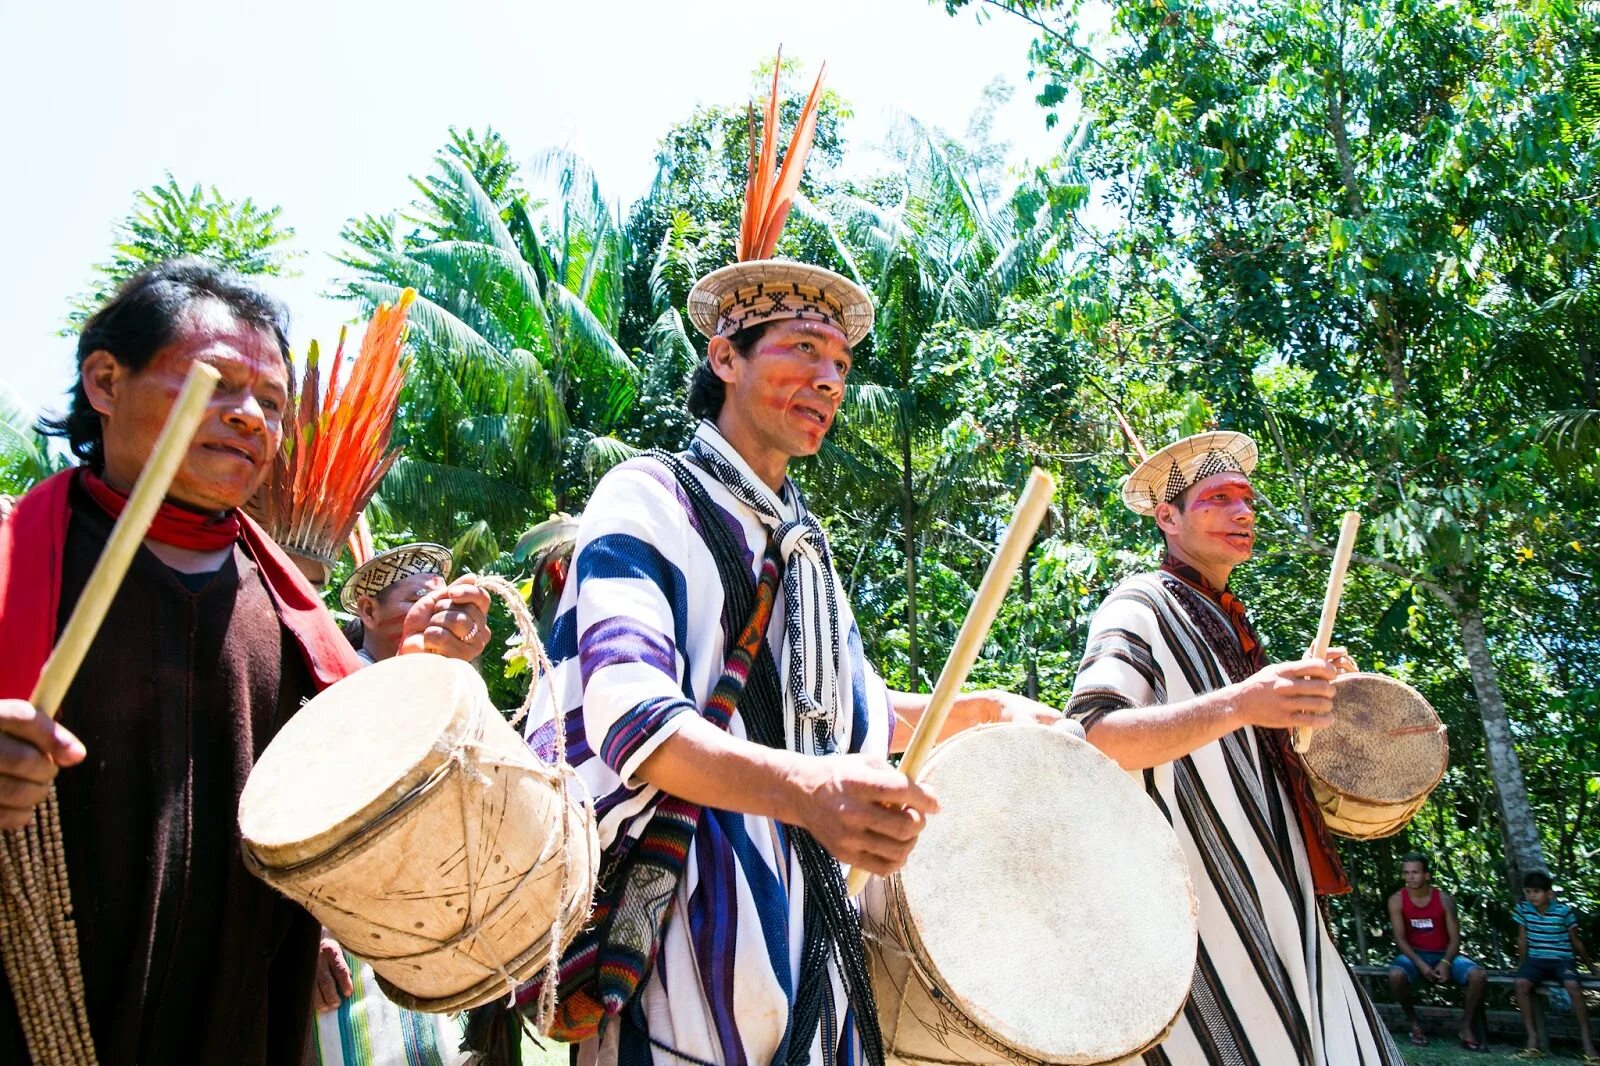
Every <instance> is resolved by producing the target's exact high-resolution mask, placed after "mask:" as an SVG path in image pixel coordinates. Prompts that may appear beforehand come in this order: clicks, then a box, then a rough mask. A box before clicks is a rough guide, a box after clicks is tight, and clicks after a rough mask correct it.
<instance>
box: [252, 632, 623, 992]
mask: <svg viewBox="0 0 1600 1066" xmlns="http://www.w3.org/2000/svg"><path fill="white" fill-rule="evenodd" d="M569 782H571V787H570V789H569V787H568V783H569ZM581 796H582V789H581V787H580V786H578V785H577V783H576V782H575V781H572V779H571V777H570V775H565V774H563V773H562V772H561V771H560V768H558V767H555V766H550V765H547V764H545V763H544V762H542V761H540V760H539V759H538V758H537V757H536V756H535V755H534V754H533V753H532V752H530V751H529V750H528V747H527V745H526V744H525V743H524V742H523V740H522V738H521V737H519V736H517V733H516V731H515V730H514V729H512V728H511V726H509V725H508V724H506V721H505V719H504V718H502V717H501V716H500V712H499V711H497V710H496V709H495V708H494V706H493V704H491V703H490V701H489V694H488V692H487V690H485V688H484V686H483V682H482V681H481V680H480V679H479V678H478V675H477V674H476V673H475V672H474V671H473V669H472V667H470V666H468V665H467V664H466V663H463V662H459V661H457V660H454V659H445V658H441V657H439V656H436V655H426V654H422V655H402V656H399V657H397V658H394V659H388V660H386V661H384V662H381V663H378V664H377V665H376V666H369V667H367V668H366V669H365V670H362V671H361V672H359V673H356V674H353V675H351V676H350V677H348V678H346V679H345V680H343V681H340V682H339V683H338V684H336V685H333V686H332V687H330V688H328V689H327V690H325V691H324V692H322V693H321V694H320V695H318V696H317V697H316V698H315V699H313V700H311V701H310V702H309V703H307V704H306V705H305V706H304V707H303V708H301V710H300V711H299V712H298V713H297V714H295V716H294V717H293V718H291V719H290V720H289V723H288V725H286V726H285V727H284V728H283V730H282V731H281V732H279V734H278V735H277V737H275V738H274V739H273V741H272V743H271V744H270V745H268V747H267V750H266V751H265V752H263V753H262V755H261V758H260V759H259V760H257V762H256V765H255V769H254V770H253V771H252V772H251V774H250V779H249V781H248V782H247V783H246V785H245V789H244V794H243V796H242V797H241V798H240V802H239V829H240V833H241V835H242V836H243V838H244V855H245V861H246V864H247V865H249V866H250V867H251V869H252V871H253V872H254V873H256V874H257V876H259V877H261V878H262V879H263V880H265V881H266V882H267V883H268V884H270V885H272V886H273V887H274V888H276V889H278V890H279V891H280V892H283V893H284V894H285V895H287V896H288V897H289V898H291V899H293V900H295V901H296V902H298V903H300V904H301V905H302V906H304V907H305V908H306V909H307V910H308V911H310V912H311V913H312V914H313V915H315V916H316V917H317V919H318V920H320V921H321V922H322V924H323V925H325V926H327V927H328V929H329V930H330V931H331V932H332V933H333V935H334V937H335V938H336V939H337V940H338V941H339V943H340V944H342V945H344V946H345V947H346V948H348V949H349V950H350V951H351V952H353V953H355V954H357V955H359V956H361V957H362V958H364V959H366V960H367V961H368V962H370V963H371V964H372V967H373V969H374V970H376V971H377V972H378V979H379V983H380V984H382V985H383V988H384V991H385V992H386V993H388V995H389V998H390V999H392V1000H394V1001H395V1002H396V1003H399V1004H400V1005H401V1006H404V1007H410V1008H412V1009H416V1010H427V1011H441V1012H442V1011H454V1010H464V1009H466V1008H468V1007H472V1006H476V1005H477V1004H480V1003H484V1002H487V1001H489V1000H491V999H494V998H496V997H497V996H505V995H506V994H508V991H509V990H510V988H511V986H512V985H513V984H514V983H516V982H520V981H522V980H524V979H526V978H528V977H530V976H532V975H533V974H534V973H535V972H536V971H537V970H538V969H539V968H540V967H541V966H542V965H544V964H546V963H547V962H548V961H549V958H550V948H551V945H550V934H551V931H552V928H553V927H555V926H557V925H559V928H560V931H561V937H560V939H561V941H562V942H563V943H562V944H560V945H558V948H559V947H564V946H565V941H567V940H570V939H571V937H572V936H573V935H574V934H576V933H577V932H578V929H579V927H580V926H582V924H583V922H584V920H585V919H586V918H587V916H588V911H589V904H590V898H591V895H592V894H593V891H594V880H595V873H596V868H597V863H598V859H599V845H598V842H597V840H596V838H595V827H594V822H593V818H592V816H591V815H590V814H589V813H588V811H587V810H586V808H585V806H584V804H583V801H582V798H581Z"/></svg>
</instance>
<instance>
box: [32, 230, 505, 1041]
mask: <svg viewBox="0 0 1600 1066" xmlns="http://www.w3.org/2000/svg"><path fill="white" fill-rule="evenodd" d="M286 319H287V316H286V314H285V312H284V309H283V308H282V306H281V305H279V304H278V303H277V301H275V300H273V299H272V298H271V297H269V296H267V295H265V294H264V293H262V292H260V291H259V290H257V289H255V288H254V287H252V286H251V284H250V283H249V282H247V281H245V280H244V279H243V278H240V277H238V276H237V275H234V274H230V273H227V272H224V271H222V270H220V269H218V268H217V267H215V266H214V265H212V264H210V263H207V262H205V261H203V260H198V259H185V260H177V261H174V262H169V263H164V264H161V265H159V266H156V267H152V268H151V269H150V270H147V271H145V272H144V273H142V274H140V275H138V276H136V277H134V278H133V279H131V280H130V281H129V282H128V283H127V284H126V285H124V286H123V287H122V288H121V289H120V290H119V291H118V293H117V295H116V296H115V297H113V298H112V300H111V301H110V302H109V303H107V304H106V306H105V307H103V308H101V309H100V310H99V311H97V312H96V313H95V314H94V315H93V316H92V317H91V318H90V319H89V321H88V322H87V323H86V324H85V326H84V329H83V332H82V334H81V335H80V337H79V339H78V377H77V381H76V382H75V385H74V389H73V398H72V406H71V409H70V410H69V412H68V414H67V415H66V417H65V418H64V419H62V420H61V422H60V423H59V424H58V425H57V429H58V431H59V433H60V435H62V436H65V437H66V438H67V439H68V441H69V443H70V445H71V448H72V451H73V452H74V454H76V455H77V456H78V457H79V458H80V459H81V460H82V461H83V465H81V466H78V467H76V468H74V469H72V470H68V471H65V472H63V473H61V474H58V475H56V476H55V477H53V478H51V479H49V480H48V481H46V482H44V483H43V484H41V485H39V486H37V487H36V488H34V489H33V490H32V491H31V492H29V493H28V494H27V495H26V496H24V497H23V498H22V499H20V500H18V501H17V502H16V505H15V507H14V509H13V510H12V512H11V514H10V515H9V517H7V518H6V519H5V521H4V522H3V523H0V647H4V648H5V649H6V654H5V655H3V656H0V828H7V829H10V828H16V827H18V826H20V825H22V824H24V823H26V822H28V821H29V820H30V819H32V818H33V817H34V814H35V808H36V807H39V806H40V805H41V804H45V806H46V810H47V811H48V810H49V809H51V808H57V809H58V811H59V825H60V827H61V837H62V841H63V851H64V854H65V866H66V872H67V876H68V880H69V882H70V888H71V895H72V902H73V905H74V906H73V915H74V917H75V919H76V922H77V933H76V940H77V954H78V956H79V961H80V962H81V969H82V978H83V980H82V1000H83V1002H84V1004H85V1005H86V1013H87V1022H88V1028H89V1030H90V1033H91V1035H92V1040H93V1044H94V1046H95V1049H96V1051H97V1053H98V1061H99V1062H100V1063H103V1064H106V1066H134V1064H140V1066H165V1064H171V1066H180V1064H182V1066H187V1064H189V1063H196V1062H206V1063H221V1062H226V1063H238V1064H244V1066H269V1064H279V1063H298V1062H300V1061H301V1058H302V1056H303V1055H304V1052H305V1049H306V1046H307V1037H308V1032H309V1026H310V1021H311V1015H312V1009H311V994H312V992H311V989H312V980H313V973H314V961H315V958H316V952H317V947H316V945H317V926H316V922H315V921H313V920H312V919H311V917H310V916H309V915H307V914H306V913H305V912H304V911H303V910H301V909H300V908H299V907H297V906H295V905H294V904H292V903H290V902H288V901H287V900H284V899H283V898H282V897H280V896H278V895H277V894H276V893H275V892H274V891H273V890H272V889H271V888H269V887H267V886H266V885H265V884H264V883H262V882H260V881H258V880H257V879H256V878H255V877H253V876H252V875H251V874H250V873H249V872H248V871H247V870H246V869H245V867H244V865H243V863H242V862H241V860H240V855H239V838H238V825H237V822H238V799H239V792H240V790H241V789H242V788H243V786H244V782H245V779H246V777H247V776H248V774H249V771H250V768H251V767H252V766H253V765H254V762H255V759H256V757H257V756H258V755H259V754H260V753H261V751H262V749H263V748H265V747H266V745H267V743H268V742H269V741H270V740H271V739H272V738H273V736H274V735H275V734H276V733H277V731H278V730H279V729H280V728H281V727H282V725H283V724H284V722H285V721H286V720H287V719H288V717H289V716H290V715H292V714H293V713H294V712H295V710H296V709H297V708H298V707H299V706H300V705H301V704H302V703H303V702H304V701H305V700H306V699H308V698H309V697H310V696H312V695H313V694H314V693H316V692H317V691H319V690H320V689H322V688H325V687H326V686H328V685H330V684H332V683H334V682H335V681H337V680H339V679H340V678H342V677H344V676H346V675H347V674H349V673H350V672H352V671H354V670H356V669H359V667H360V663H359V661H358V660H357V659H356V657H355V655H354V653H353V652H352V651H351V648H350V646H349V644H348V643H347V642H346V641H345V639H344V637H343V636H342V635H341V634H340V633H339V631H338V629H337V627H336V626H335V625H334V624H333V619H332V617H331V616H330V615H329V613H328V611H327V609H326V608H325V607H324V606H323V604H322V602H321V600H320V599H318V598H317V595H316V593H315V592H314V591H313V590H312V588H311V586H310V585H309V584H308V583H307V582H306V581H305V579H304V578H303V577H302V576H301V574H300V573H299V571H298V570H297V569H296V568H295V566H294V564H293V563H291V562H290V560H289V559H288V557H287V556H286V555H285V554H284V553H283V551H282V550H280V549H279V548H278V546H277V545H276V544H274V543H273V541H272V539H271V538H270V537H268V536H267V534H266V533H265V532H264V531H263V530H262V528H261V527H260V526H259V525H258V524H256V522H255V521H254V520H252V519H251V518H250V517H249V516H248V515H246V514H244V513H243V512H242V511H241V508H242V507H243V505H244V504H245V502H246V501H247V500H248V499H249V498H250V497H251V494H252V493H253V492H254V491H255V490H256V488H257V487H258V486H259V485H260V484H261V483H262V481H263V479H265V478H266V477H267V475H268V473H269V471H270V470H271V469H272V466H273V462H274V457H275V456H276V455H277V454H278V450H279V446H280V444H281V443H282V439H283V418H284V413H285V410H286V408H287V406H288V403H289V370H288V342H287V335H286V334H287V321H286ZM197 362H203V363H206V364H208V365H210V366H211V367H212V368H214V369H215V370H216V371H217V372H218V373H219V375H220V383H219V384H218V386H217V389H216V392H215V395H214V396H213V398H212V400H211V402H210V405H209V407H208V408H207V413H206V415H205V418H204V420H203V421H202V422H201V424H200V427H199V430H198V431H197V433H196V435H195V437H194V440H193V443H192V444H191V445H190V447H189V449H188V451H187V452H186V453H185V455H184V457H183V460H182V463H181V465H180V467H179V470H178V473H177V476H176V478H175V479H174V480H173V482H172V487H171V490H170V492H169V494H168V497H167V500H166V502H164V503H163V504H162V506H161V509H160V511H159V512H158V513H157V515H156V518H155V521H154V523H153V524H152V526H151V527H150V532H149V534H148V536H147V537H146V539H145V541H144V544H143V545H142V546H141V548H140V549H139V551H138V554H137V555H136V556H135V557H134V559H133V562H132V565H131V566H130V567H129V569H128V573H127V577H126V578H125V579H124V581H123V583H122V585H121V587H120V588H119V589H118V590H117V592H116V594H115V596H114V597H113V598H112V600H111V603H110V605H109V611H108V613H107V616H106V622H105V625H104V626H103V627H102V628H101V629H100V631H99V635H98V636H97V637H96V639H95V640H94V642H93V644H92V646H91V649H90V651H89V657H88V660H87V662H86V664H85V668H84V669H83V670H81V671H79V672H78V674H77V676H76V679H75V680H74V681H73V683H72V686H71V688H70V689H69V690H68V692H67V695H66V698H65V699H64V700H63V701H62V703H61V707H60V717H59V721H58V722H52V721H51V720H50V719H49V718H48V717H46V716H44V715H42V714H40V713H39V712H37V711H36V710H35V709H34V708H33V707H32V706H30V705H29V704H28V703H27V702H26V699H27V697H28V695H29V693H30V692H31V690H32V687H33V684H34V682H35V679H36V678H37V677H38V674H39V671H40V668H41V666H42V664H43V663H44V661H45V658H46V657H47V656H48V654H49V653H50V649H51V646H52V644H53V643H54V641H55V639H56V635H57V632H58V629H59V627H60V626H61V625H62V624H63V622H64V620H65V619H66V618H67V617H68V615H69V614H70V613H71V611H72V609H73V607H74V605H75V604H76V603H77V602H78V600H79V599H80V597H81V596H82V595H83V593H84V588H85V584H86V581H87V579H88V575H89V572H90V570H91V569H92V568H93V566H94V564H95V562H96V560H97V559H98V558H99V556H100V554H101V551H102V550H103V548H104V546H105V543H106V540H107V537H108V535H109V533H110V530H111V526H112V522H113V520H114V519H115V517H116V516H117V515H118V514H119V513H120V512H121V511H122V509H123V508H124V506H125V505H126V502H127V499H128V496H127V493H128V492H129V490H130V489H131V488H132V487H133V484H134V482H135V481H136V480H137V479H138V477H139V475H140V473H141V471H142V470H143V468H144V466H145V464H146V463H147V462H148V460H149V458H150V453H151V449H152V446H153V444H154V441H155V439H156V437H157V435H158V433H159V431H160V429H161V427H162V425H163V424H164V423H165V421H166V418H167V414H168V412H169V410H170V409H171V407H172V404H173V401H174V399H175V397H176V395H177V393H178V390H179V388H180V386H181V383H182V382H183V380H184V378H185V376H186V375H187V373H188V371H189V369H190V367H191V365H192V364H194V363H197ZM487 606H488V597H487V596H486V595H485V594H484V593H483V592H482V590H480V589H477V588H475V587H473V586H470V585H463V586H457V587H453V588H451V589H447V590H441V591H440V593H439V594H438V595H435V596H432V597H429V598H428V599H426V600H425V601H424V602H421V603H419V604H418V605H417V606H416V608H415V610H414V611H413V612H412V615H411V616H410V617H409V618H408V619H407V622H406V626H405V634H404V638H403V643H404V650H405V651H407V652H410V651H422V650H428V651H436V652H440V653H443V654H447V655H454V656H457V657H461V658H468V659H471V658H475V657H476V656H477V655H478V654H479V653H481V651H482V649H483V647H484V645H485V643H486V641H487V638H488V630H487V624H486V620H485V611H486V609H487ZM58 769H59V770H60V771H61V772H60V774H59V776H58V775H57V771H58ZM52 781H54V783H55V785H56V800H55V801H48V800H47V796H48V794H49V792H48V790H49V786H50V784H51V782H52ZM0 861H4V860H3V859H0ZM13 872H14V871H13ZM8 905H10V904H8ZM15 976H16V975H14V974H8V983H7V988H6V992H5V993H4V994H3V995H0V1062H5V1063H27V1062H30V1061H38V1062H41V1063H45V1062H52V1061H59V1059H58V1058H52V1057H50V1056H51V1055H52V1053H51V1052H50V1051H49V1050H48V1049H40V1048H38V1047H29V1046H27V1043H26V1038H25V1037H24V1035H23V1021H22V1012H21V1009H20V1007H19V1004H21V1003H25V1002H31V1000H30V999H29V996H28V988H27V985H26V980H27V978H26V975H25V974H24V977H23V978H22V980H23V984H22V985H21V986H20V987H19V986H17V985H13V984H11V983H10V982H11V980H13V979H15ZM30 1056H38V1057H37V1058H34V1057H30Z"/></svg>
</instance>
